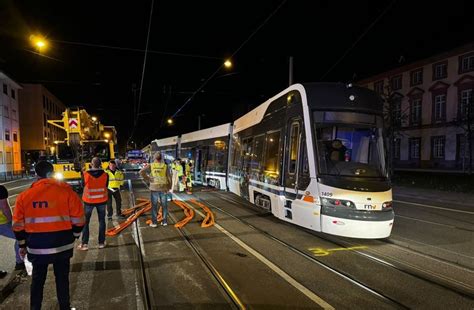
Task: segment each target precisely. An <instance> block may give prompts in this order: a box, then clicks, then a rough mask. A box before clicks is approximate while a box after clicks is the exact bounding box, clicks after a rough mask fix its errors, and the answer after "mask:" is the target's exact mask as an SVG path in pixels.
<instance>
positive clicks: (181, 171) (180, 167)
mask: <svg viewBox="0 0 474 310" xmlns="http://www.w3.org/2000/svg"><path fill="white" fill-rule="evenodd" d="M175 169H176V171H177V172H178V177H182V176H183V174H184V173H183V165H181V164H177V165H176V167H175Z"/></svg>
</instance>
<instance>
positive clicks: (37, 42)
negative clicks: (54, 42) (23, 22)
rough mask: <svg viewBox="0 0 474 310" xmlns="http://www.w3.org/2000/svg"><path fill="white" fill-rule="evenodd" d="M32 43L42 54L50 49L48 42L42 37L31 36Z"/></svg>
mask: <svg viewBox="0 0 474 310" xmlns="http://www.w3.org/2000/svg"><path fill="white" fill-rule="evenodd" d="M30 41H31V44H33V46H34V47H35V48H36V49H38V52H40V53H41V52H42V51H43V50H44V49H46V48H47V47H48V41H47V40H46V39H45V38H44V37H43V36H42V35H34V34H32V35H30Z"/></svg>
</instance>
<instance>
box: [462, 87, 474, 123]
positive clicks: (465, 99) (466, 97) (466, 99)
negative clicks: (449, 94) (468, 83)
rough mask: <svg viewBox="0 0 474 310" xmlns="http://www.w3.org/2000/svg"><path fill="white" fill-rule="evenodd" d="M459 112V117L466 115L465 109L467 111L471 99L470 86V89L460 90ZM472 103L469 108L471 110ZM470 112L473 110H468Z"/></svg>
mask: <svg viewBox="0 0 474 310" xmlns="http://www.w3.org/2000/svg"><path fill="white" fill-rule="evenodd" d="M460 99H461V100H460V103H459V104H460V112H461V115H460V116H461V117H464V116H467V111H468V108H469V103H471V101H472V88H470V89H465V90H462V91H461V95H460ZM473 106H474V104H472V103H471V106H470V109H469V110H472V108H473ZM470 112H471V113H472V112H473V111H470Z"/></svg>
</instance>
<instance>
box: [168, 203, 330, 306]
mask: <svg viewBox="0 0 474 310" xmlns="http://www.w3.org/2000/svg"><path fill="white" fill-rule="evenodd" d="M173 195H174V196H175V197H176V198H177V199H179V200H181V201H183V200H182V199H181V198H180V197H179V196H177V195H176V194H173ZM183 202H184V201H183ZM184 203H186V202H184ZM186 204H187V205H188V206H189V204H188V203H186ZM189 207H190V208H193V209H194V211H196V213H198V214H199V215H200V216H202V217H205V215H204V214H203V213H202V212H200V211H199V210H197V209H195V208H194V207H193V206H189ZM214 226H215V227H216V228H217V229H219V230H220V231H221V232H222V233H224V234H226V235H227V236H228V237H229V238H231V239H232V240H234V242H235V243H237V244H238V245H240V246H241V247H242V248H244V249H245V250H247V252H249V253H250V254H252V255H253V256H255V257H256V258H257V259H258V260H259V261H260V262H262V263H264V264H265V265H266V266H267V267H269V268H270V269H271V270H273V271H274V272H275V273H276V274H278V275H279V276H280V277H282V278H283V279H284V280H285V281H286V282H288V283H289V284H291V285H292V286H293V287H294V288H296V289H297V290H299V291H300V292H301V293H303V295H305V296H306V297H308V298H309V299H311V300H312V301H313V302H315V303H317V304H318V305H319V306H321V307H322V308H323V309H334V307H333V306H331V305H330V304H329V303H327V302H326V301H325V300H323V299H322V298H321V297H319V296H318V295H316V294H315V293H313V292H312V291H311V290H309V289H308V288H306V287H305V286H303V285H302V284H301V283H299V282H298V281H296V280H295V279H293V278H292V277H291V276H290V275H289V274H287V273H286V272H285V271H283V270H282V269H280V268H279V267H278V266H277V265H275V264H274V263H272V262H271V261H269V260H268V259H267V258H265V257H264V256H263V255H262V254H260V253H259V252H257V251H256V250H254V249H253V248H251V247H250V246H249V245H247V244H246V243H244V242H243V241H242V240H240V239H239V238H237V237H236V236H234V235H233V234H232V233H230V232H228V231H227V230H226V229H225V228H224V227H222V226H220V225H219V224H217V223H216V224H214Z"/></svg>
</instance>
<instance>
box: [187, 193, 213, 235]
mask: <svg viewBox="0 0 474 310" xmlns="http://www.w3.org/2000/svg"><path fill="white" fill-rule="evenodd" d="M190 201H191V202H192V203H194V204H195V205H198V206H200V207H201V208H202V209H203V210H204V212H206V217H205V218H204V220H203V221H202V223H201V227H203V228H207V227H211V226H213V225H214V224H215V220H214V213H212V211H211V209H209V207H208V206H206V205H205V204H203V203H201V202H199V201H197V200H196V199H191V200H190Z"/></svg>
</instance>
